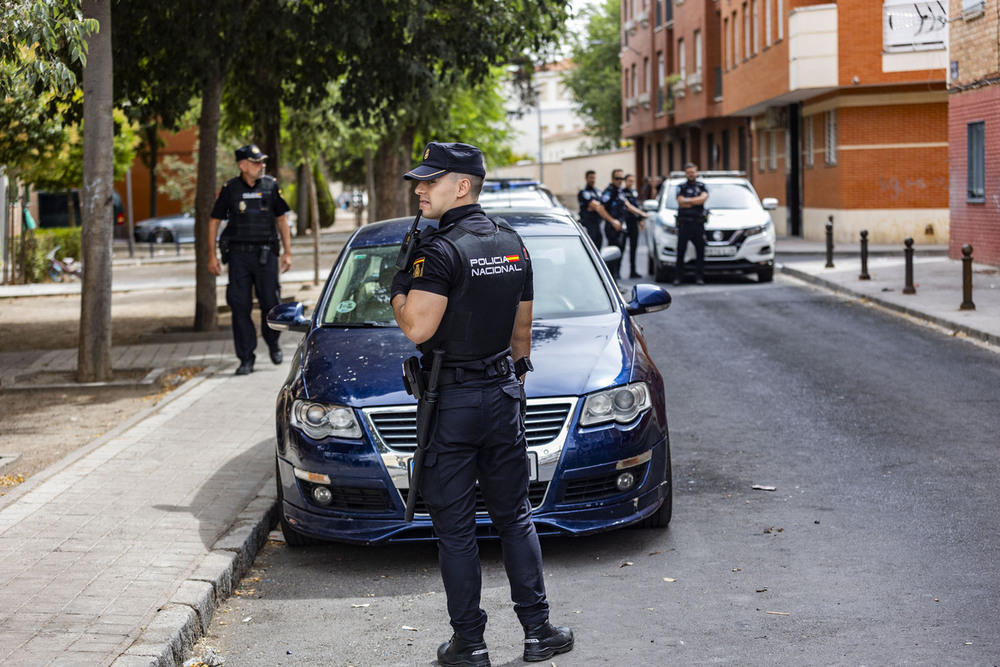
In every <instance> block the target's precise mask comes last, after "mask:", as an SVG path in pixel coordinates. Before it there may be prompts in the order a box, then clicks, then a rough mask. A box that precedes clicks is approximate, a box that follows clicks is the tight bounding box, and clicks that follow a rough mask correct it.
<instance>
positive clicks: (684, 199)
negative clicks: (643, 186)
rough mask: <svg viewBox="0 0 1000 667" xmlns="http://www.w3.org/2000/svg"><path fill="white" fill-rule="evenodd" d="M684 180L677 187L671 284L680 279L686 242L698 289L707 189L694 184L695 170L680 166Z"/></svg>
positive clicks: (689, 165)
mask: <svg viewBox="0 0 1000 667" xmlns="http://www.w3.org/2000/svg"><path fill="white" fill-rule="evenodd" d="M684 175H685V176H687V180H686V181H684V182H683V183H681V184H680V185H678V186H677V267H676V273H674V284H675V285H680V284H681V280H682V279H683V278H684V254H685V253H686V252H687V244H688V241H690V242H691V243H693V244H694V250H695V257H696V260H695V278H694V282H695V283H696V284H698V285H704V284H705V202H706V201H708V188H706V187H705V184H704V183H702V182H701V181H699V180H698V167H697V166H696V165H695V164H693V163H691V162H688V163H687V164H685V165H684Z"/></svg>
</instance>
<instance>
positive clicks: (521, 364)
mask: <svg viewBox="0 0 1000 667" xmlns="http://www.w3.org/2000/svg"><path fill="white" fill-rule="evenodd" d="M533 370H535V367H534V366H532V365H531V359H529V358H528V357H521V358H520V359H518V360H517V361H515V362H514V375H515V376H517V377H521V376H522V375H524V374H525V373H527V372H529V371H533Z"/></svg>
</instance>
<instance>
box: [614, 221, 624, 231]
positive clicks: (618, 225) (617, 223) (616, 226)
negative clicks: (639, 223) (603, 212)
mask: <svg viewBox="0 0 1000 667" xmlns="http://www.w3.org/2000/svg"><path fill="white" fill-rule="evenodd" d="M612 225H613V226H614V228H615V231H618V232H620V231H621V230H622V223H620V222H614V223H612Z"/></svg>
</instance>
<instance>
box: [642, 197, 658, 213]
mask: <svg viewBox="0 0 1000 667" xmlns="http://www.w3.org/2000/svg"><path fill="white" fill-rule="evenodd" d="M659 208H660V202H659V200H656V199H647V200H645V201H644V202H642V210H643V211H656V210H657V209H659Z"/></svg>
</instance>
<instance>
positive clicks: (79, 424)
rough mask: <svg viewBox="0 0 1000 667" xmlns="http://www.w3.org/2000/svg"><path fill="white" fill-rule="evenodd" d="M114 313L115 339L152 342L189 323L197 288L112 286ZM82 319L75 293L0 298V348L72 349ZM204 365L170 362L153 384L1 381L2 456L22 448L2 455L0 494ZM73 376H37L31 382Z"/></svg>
mask: <svg viewBox="0 0 1000 667" xmlns="http://www.w3.org/2000/svg"><path fill="white" fill-rule="evenodd" d="M219 302H220V303H222V304H224V303H225V299H224V298H222V299H220V301H219ZM111 317H112V329H111V331H112V344H113V345H131V344H136V343H140V342H152V341H153V340H155V336H156V334H157V333H163V332H167V331H169V332H173V333H176V332H178V331H183V330H185V329H187V330H190V328H191V326H192V324H193V321H194V289H193V288H192V289H170V290H164V291H162V292H157V293H155V298H151V296H150V292H148V291H147V292H124V293H115V294H114V295H113V297H112V305H111ZM79 321H80V296H79V295H70V296H45V297H25V298H7V299H0V352H2V353H5V354H7V353H12V354H14V353H20V354H28V353H31V352H36V351H40V350H53V349H73V348H76V347H77V345H78V336H79ZM219 321H220V326H221V327H224V328H228V326H229V317H228V315H227V314H224V313H223V314H220V316H219ZM201 370H202V369H200V368H182V369H170V370H169V371H168V373H167V374H165V375H164V376H163V377H162V378H161V379H160V382H159V383H158V384H154V385H151V386H144V387H140V386H127V387H115V388H110V387H108V388H72V389H41V388H39V389H32V390H30V391H4V390H2V388H0V457H2V456H7V455H12V454H20V458H18V459H17V460H16V461H13V462H12V463H7V464H6V465H4V461H6V460H9V459H3V458H0V495H2V494H4V493H5V492H6V491H8V490H9V489H10V487H12V486H15V485H17V484H19V483H21V482H22V481H24V480H26V479H28V478H30V477H31V476H33V475H37V474H38V473H39V472H41V471H42V470H44V469H45V468H47V467H48V466H50V465H52V464H53V463H55V462H57V461H59V460H60V459H61V458H63V457H65V456H66V455H68V454H70V453H72V452H73V451H75V450H76V449H78V448H79V447H81V446H84V445H86V444H87V443H90V442H92V441H94V440H95V439H97V438H99V437H101V436H102V435H104V434H106V433H108V432H109V431H111V430H112V429H114V428H115V427H117V426H118V425H119V424H121V423H123V422H124V421H126V420H128V419H129V418H130V417H132V416H133V415H135V414H136V413H138V412H140V411H141V410H144V409H146V408H149V407H150V406H153V405H155V404H156V403H157V401H159V400H161V399H163V398H164V397H165V396H167V395H168V394H169V393H170V392H171V391H172V390H174V389H176V388H177V387H179V386H180V385H181V384H183V382H184V381H186V380H187V379H189V378H191V377H194V376H195V375H197V373H198V372H200V371H201ZM71 379H72V378H56V377H51V378H38V379H37V381H36V383H37V384H44V383H45V382H54V381H57V380H58V381H61V382H66V381H68V380H71ZM20 381H21V380H20V379H19V383H20Z"/></svg>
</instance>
